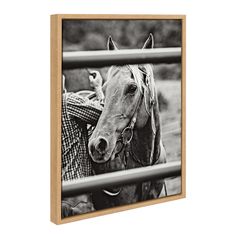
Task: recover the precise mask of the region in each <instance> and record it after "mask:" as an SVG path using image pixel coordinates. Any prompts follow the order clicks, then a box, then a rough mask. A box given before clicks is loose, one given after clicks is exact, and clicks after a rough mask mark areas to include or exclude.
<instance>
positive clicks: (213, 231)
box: [0, 0, 236, 236]
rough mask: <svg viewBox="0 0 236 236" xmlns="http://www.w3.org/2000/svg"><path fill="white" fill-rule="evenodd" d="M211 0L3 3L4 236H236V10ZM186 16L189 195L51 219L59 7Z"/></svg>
mask: <svg viewBox="0 0 236 236" xmlns="http://www.w3.org/2000/svg"><path fill="white" fill-rule="evenodd" d="M234 2H235V1H226V0H225V1H215V0H214V1H210V0H208V1H206V0H162V1H158V0H155V1H154V0H153V1H151V0H145V1H144V0H142V1H139V0H116V1H115V0H110V1H104V0H94V1H91V0H86V1H85V0H83V1H82V0H47V1H46V0H40V1H32V0H21V1H16V0H15V1H11V0H8V1H1V3H0V5H1V6H0V25H1V27H0V68H1V70H0V77H1V79H0V83H1V84H0V89H1V90H0V107H1V110H0V112H1V113H0V139H1V140H0V158H1V161H0V180H1V185H0V191H1V193H0V209H1V212H0V217H1V219H0V234H1V235H57V236H59V235H114V236H115V235H121V234H123V235H235V233H236V229H235V225H233V223H235V212H236V202H235V200H236V189H235V186H236V184H235V181H236V176H235V168H236V155H235V154H236V151H235V147H236V142H235V141H236V140H235V136H236V135H235V132H236V123H235V121H236V112H235V102H236V91H235V90H236V86H235V85H236V60H235V57H236V46H235V44H236V33H235V31H236V30H235V29H236V26H235V24H236V14H235V10H236V7H235V5H234V4H233V3H234ZM54 13H110V14H111V13H114V14H115V13H126V14H130V13H138V14H139V13H140V14H186V15H187V198H186V199H183V200H178V201H173V202H168V203H163V204H157V205H154V206H149V207H144V208H139V209H135V210H130V211H126V212H122V213H116V214H112V215H107V216H102V217H97V218H93V219H89V220H84V221H80V222H75V223H70V224H66V225H61V226H56V225H54V224H52V223H51V222H50V221H49V177H50V174H49V170H50V168H49V166H50V161H49V160H50V159H49V153H50V146H49V140H50V138H49V137H50V133H49V130H50V123H49V114H50V103H49V102H50V100H49V98H50V87H49V85H50V83H49V82H50V79H49V78H50V77H49V75H50V72H49V68H50V57H49V55H50V54H49V52H50V40H49V39H50V37H49V36H50V35H49V33H50V27H49V26H50V24H49V23H50V17H49V15H50V14H54Z"/></svg>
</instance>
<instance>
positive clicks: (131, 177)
mask: <svg viewBox="0 0 236 236" xmlns="http://www.w3.org/2000/svg"><path fill="white" fill-rule="evenodd" d="M179 175H181V162H180V161H175V162H169V163H166V164H159V165H154V166H147V167H141V168H135V169H130V170H124V171H116V172H113V173H108V174H100V175H96V176H90V177H86V178H83V179H78V180H75V181H67V182H64V183H63V184H62V196H63V197H67V196H73V195H77V194H80V193H86V192H93V191H96V190H98V189H103V188H108V187H111V186H121V185H125V184H133V183H139V182H143V181H148V180H153V179H155V180H158V179H164V178H168V177H173V176H179Z"/></svg>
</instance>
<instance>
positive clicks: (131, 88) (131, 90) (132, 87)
mask: <svg viewBox="0 0 236 236" xmlns="http://www.w3.org/2000/svg"><path fill="white" fill-rule="evenodd" d="M136 90H137V85H136V84H130V85H129V86H128V88H127V90H126V94H134V93H135V91H136Z"/></svg>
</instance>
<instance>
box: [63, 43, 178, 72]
mask: <svg viewBox="0 0 236 236" xmlns="http://www.w3.org/2000/svg"><path fill="white" fill-rule="evenodd" d="M179 62H181V48H178V47H176V48H155V49H129V50H117V51H108V50H107V51H74V52H63V61H62V67H63V69H75V68H85V67H95V68H96V67H104V66H111V65H127V64H145V63H179Z"/></svg>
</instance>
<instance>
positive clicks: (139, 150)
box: [131, 117, 159, 165]
mask: <svg viewBox="0 0 236 236" xmlns="http://www.w3.org/2000/svg"><path fill="white" fill-rule="evenodd" d="M157 135H159V132H157V133H156V135H155V134H154V133H153V130H152V124H151V117H149V118H148V121H147V123H146V124H145V126H144V127H143V128H139V129H134V136H133V139H132V142H131V147H132V154H131V155H135V157H136V159H138V160H139V161H140V162H142V163H145V164H146V165H150V164H152V163H151V162H152V160H150V158H151V156H152V155H153V157H155V156H156V152H157V150H156V149H157V148H156V141H157V139H158V137H157ZM154 139H155V140H154ZM158 143H159V142H158ZM153 145H154V147H153ZM153 148H154V149H153ZM152 152H153V153H152ZM136 164H137V163H136Z"/></svg>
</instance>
